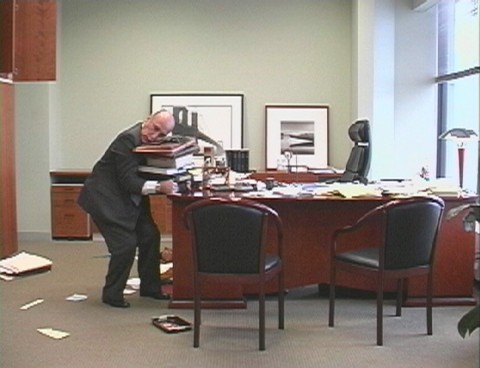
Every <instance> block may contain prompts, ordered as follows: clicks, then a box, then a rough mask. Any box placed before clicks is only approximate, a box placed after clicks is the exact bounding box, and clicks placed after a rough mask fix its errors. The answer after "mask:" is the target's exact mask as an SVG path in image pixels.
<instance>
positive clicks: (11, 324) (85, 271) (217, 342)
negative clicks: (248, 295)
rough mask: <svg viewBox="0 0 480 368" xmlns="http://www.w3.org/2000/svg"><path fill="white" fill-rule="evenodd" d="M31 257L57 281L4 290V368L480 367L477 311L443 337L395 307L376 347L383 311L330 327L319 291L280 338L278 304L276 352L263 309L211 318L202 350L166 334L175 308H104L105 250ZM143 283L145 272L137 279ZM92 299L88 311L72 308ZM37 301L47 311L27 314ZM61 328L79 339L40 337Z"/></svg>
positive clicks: (135, 301) (353, 314)
mask: <svg viewBox="0 0 480 368" xmlns="http://www.w3.org/2000/svg"><path fill="white" fill-rule="evenodd" d="M20 247H21V249H22V250H27V251H29V252H32V253H36V254H40V255H43V256H46V257H48V258H50V259H52V261H53V269H52V271H50V272H48V273H44V274H38V275H32V276H28V277H23V278H17V279H15V280H13V281H9V282H5V281H0V298H1V299H0V300H1V304H0V313H1V315H0V331H1V332H0V333H1V336H0V367H1V368H29V367H35V368H44V367H49V368H56V367H71V368H76V367H88V368H97V367H112V368H113V367H115V368H123V367H125V368H129V367H199V368H202V367H277V368H282V367H312V368H313V367H315V368H318V367H327V368H328V367H332V368H334V367H368V368H372V367H373V368H374V367H402V368H403V367H452V368H461V367H468V368H474V367H475V368H476V367H479V335H478V331H477V332H475V334H474V335H472V336H470V337H468V338H467V339H465V340H463V339H462V338H461V337H460V336H459V335H458V333H457V331H456V323H457V321H458V319H459V318H460V317H461V315H462V314H464V313H465V312H466V311H467V310H468V307H445V308H440V307H436V308H434V315H433V318H434V335H433V336H426V326H425V310H424V309H423V308H406V309H404V313H403V316H402V317H401V318H396V317H392V315H393V313H394V303H393V301H392V300H388V301H387V302H386V308H385V326H384V330H385V333H384V344H385V346H384V347H377V346H376V345H375V301H374V300H373V299H360V298H356V299H353V298H351V299H349V298H341V299H338V301H337V310H336V327H335V328H333V329H332V328H328V327H327V318H328V317H327V314H328V308H327V307H328V301H327V299H326V297H325V296H319V295H318V292H317V287H316V286H311V287H305V288H301V289H295V290H290V292H289V294H288V295H287V299H286V326H285V327H286V329H285V330H284V331H280V330H277V329H276V317H277V314H276V303H275V301H274V299H272V300H271V301H268V302H267V334H266V344H267V350H266V351H264V352H260V351H258V350H257V349H258V334H257V311H258V309H257V303H256V301H255V300H250V301H249V303H248V308H247V309H246V310H220V311H219V310H205V311H204V312H203V315H202V316H203V319H202V322H203V324H202V331H201V341H200V348H198V349H194V348H193V347H192V343H193V341H192V340H193V336H192V332H184V333H180V334H175V335H170V334H166V333H164V332H162V331H160V330H158V329H157V328H155V327H154V326H152V325H151V324H150V318H151V317H152V316H156V315H160V314H166V313H175V314H178V315H179V316H181V317H183V318H185V319H187V320H190V321H193V315H192V311H190V310H169V309H167V308H166V306H167V303H166V302H165V301H155V300H152V299H145V298H140V297H139V296H138V294H134V295H131V296H128V300H129V301H130V302H131V304H132V307H131V308H130V309H126V310H119V309H114V308H111V307H108V306H106V305H104V304H102V303H101V301H100V289H101V286H102V283H103V278H104V273H105V270H106V265H107V261H108V258H107V257H106V248H105V246H104V245H103V243H101V242H45V243H25V244H21V245H20ZM132 276H136V271H135V270H134V271H133V272H132ZM74 293H79V294H86V295H87V296H88V299H87V300H85V301H82V302H70V301H66V300H65V298H66V297H67V296H69V295H72V294H74ZM37 298H42V299H44V302H43V303H42V304H39V305H37V306H35V307H32V308H30V309H28V310H25V311H23V310H20V307H21V306H22V305H24V304H26V303H28V302H30V301H32V300H35V299H37ZM42 327H51V328H53V329H58V330H61V331H66V332H69V333H70V336H69V337H67V338H65V339H62V340H54V339H51V338H49V337H47V336H44V335H42V334H40V333H39V332H37V328H42Z"/></svg>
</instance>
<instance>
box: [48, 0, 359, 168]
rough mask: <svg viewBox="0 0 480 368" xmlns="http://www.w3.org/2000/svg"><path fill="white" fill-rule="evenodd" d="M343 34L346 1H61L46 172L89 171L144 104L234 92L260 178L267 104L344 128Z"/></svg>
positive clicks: (347, 114)
mask: <svg viewBox="0 0 480 368" xmlns="http://www.w3.org/2000/svg"><path fill="white" fill-rule="evenodd" d="M192 4H194V5H192ZM351 34H352V30H351V1H349V0H336V1H330V0H324V1H311V0H310V1H309V0H302V1H296V2H295V5H294V6H292V2H291V1H288V0H263V1H258V0H246V1H225V0H202V1H195V2H192V1H190V0H188V1H186V0H174V1H173V0H172V1H158V0H157V1H145V0H144V1H135V2H133V1H119V0H115V1H75V0H73V1H63V2H62V27H61V34H60V39H61V68H60V75H59V80H58V85H59V88H60V90H61V95H60V100H61V106H62V111H61V114H60V119H59V124H58V126H57V128H58V129H59V131H60V132H61V133H60V135H59V136H58V138H59V142H60V144H61V146H60V147H59V149H58V151H59V152H62V154H61V155H60V156H59V157H56V158H55V160H54V162H52V164H53V165H54V166H57V167H90V166H91V165H92V164H93V162H94V161H95V160H96V159H97V158H98V156H99V155H100V154H101V153H102V152H103V150H104V149H105V146H106V145H107V144H108V142H109V141H110V140H111V138H112V137H113V136H114V135H115V134H116V133H117V132H118V131H119V130H120V129H122V128H124V127H126V126H129V125H130V124H132V123H133V122H134V121H136V120H139V119H142V118H143V117H145V116H146V115H147V113H148V112H149V96H150V94H151V93H155V92H179V91H180V92H242V93H244V95H245V121H244V124H245V129H244V134H245V136H244V144H245V146H246V147H249V148H250V150H251V154H252V160H251V166H252V168H257V169H262V168H263V166H264V155H265V152H264V146H265V144H264V142H265V136H264V105H265V104H266V103H273V102H274V103H321V104H329V105H330V106H331V123H332V125H337V124H341V125H343V126H346V125H347V124H348V123H349V122H350V118H351V111H350V100H351V97H350V83H351V74H350V71H351ZM343 138H344V137H342V136H341V135H337V134H333V136H332V140H333V141H332V143H333V145H337V144H338V145H340V146H343V148H344V149H345V148H346V146H347V145H348V142H345V140H344V139H343ZM85 146H88V147H89V149H88V150H87V151H85ZM79 152H83V153H82V154H81V155H79ZM343 159H344V155H342V154H336V155H333V157H332V160H333V162H332V163H336V164H337V165H341V164H342V163H343Z"/></svg>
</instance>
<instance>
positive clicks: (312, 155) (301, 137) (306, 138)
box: [265, 105, 328, 169]
mask: <svg viewBox="0 0 480 368" xmlns="http://www.w3.org/2000/svg"><path fill="white" fill-rule="evenodd" d="M265 122H266V135H265V139H266V168H267V169H276V168H277V167H278V166H279V163H280V162H283V164H285V161H286V160H290V162H289V164H290V165H291V166H292V167H297V168H298V167H299V166H306V167H308V168H311V169H312V168H324V167H327V166H328V106H319V105H266V106H265Z"/></svg>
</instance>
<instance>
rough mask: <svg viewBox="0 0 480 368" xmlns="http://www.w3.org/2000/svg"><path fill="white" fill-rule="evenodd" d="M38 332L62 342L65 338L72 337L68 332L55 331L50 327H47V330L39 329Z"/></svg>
mask: <svg viewBox="0 0 480 368" xmlns="http://www.w3.org/2000/svg"><path fill="white" fill-rule="evenodd" d="M37 331H38V332H40V333H41V334H43V335H45V336H48V337H51V338H52V339H55V340H60V339H63V338H65V337H68V336H70V334H69V333H68V332H65V331H60V330H54V329H53V328H50V327H45V328H37Z"/></svg>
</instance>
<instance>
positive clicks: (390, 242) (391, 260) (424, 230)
mask: <svg viewBox="0 0 480 368" xmlns="http://www.w3.org/2000/svg"><path fill="white" fill-rule="evenodd" d="M444 208H445V204H444V202H443V200H442V199H440V198H438V197H418V198H410V199H399V200H394V201H390V202H388V203H386V204H384V205H381V206H378V207H376V208H374V209H373V210H371V211H369V212H368V213H366V214H365V215H364V216H362V217H361V218H360V219H359V220H358V221H356V222H355V223H354V224H353V225H351V226H346V227H344V228H341V229H338V230H336V231H335V232H334V234H333V237H332V243H331V249H330V252H331V253H330V308H329V317H328V325H329V326H330V327H333V325H334V314H335V279H336V274H337V270H345V271H348V272H353V273H355V274H356V275H365V276H370V277H374V278H376V282H377V290H376V292H377V345H383V286H384V280H385V279H387V278H388V279H392V278H393V279H396V280H397V301H396V316H401V311H402V310H401V304H402V289H403V280H404V279H406V278H408V277H411V276H417V275H428V277H427V293H426V295H427V305H426V307H427V334H428V335H431V334H432V278H433V275H432V270H433V261H434V255H435V243H436V240H437V233H438V230H439V227H440V222H441V219H442V216H443V211H444ZM379 223H381V227H380V228H378V226H379ZM372 224H373V226H376V227H377V228H378V229H381V232H382V237H381V239H380V242H381V243H380V244H368V245H367V246H363V245H362V246H361V247H358V246H356V245H355V244H350V247H349V249H352V247H354V248H355V250H349V251H346V252H345V251H344V252H342V251H341V249H340V247H345V246H347V244H346V241H345V239H348V240H350V242H351V241H353V240H352V239H355V243H357V240H358V239H359V237H358V236H355V234H358V232H359V231H361V230H362V229H366V228H368V226H371V225H372ZM342 238H343V244H342ZM365 240H367V241H368V239H365Z"/></svg>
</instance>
